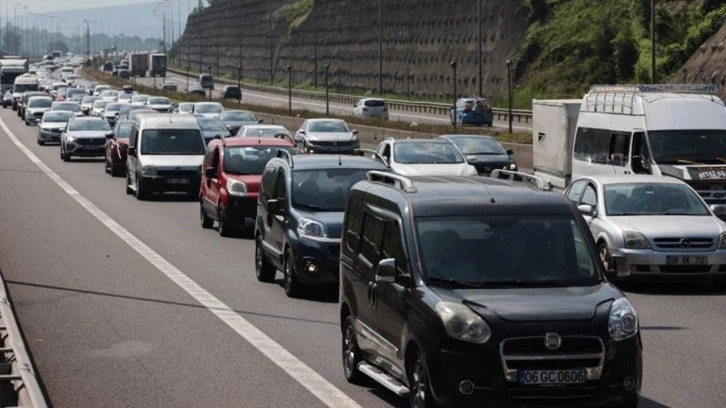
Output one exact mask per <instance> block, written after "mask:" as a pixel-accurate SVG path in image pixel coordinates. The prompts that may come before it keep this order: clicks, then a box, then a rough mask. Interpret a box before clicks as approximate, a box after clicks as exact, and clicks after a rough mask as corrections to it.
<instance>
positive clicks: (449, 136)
mask: <svg viewBox="0 0 726 408" xmlns="http://www.w3.org/2000/svg"><path fill="white" fill-rule="evenodd" d="M439 138H440V139H452V140H456V139H473V138H482V139H493V140H497V138H496V137H494V136H490V135H463V134H459V135H441V136H439Z"/></svg>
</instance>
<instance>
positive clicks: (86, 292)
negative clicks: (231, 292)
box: [5, 280, 339, 326]
mask: <svg viewBox="0 0 726 408" xmlns="http://www.w3.org/2000/svg"><path fill="white" fill-rule="evenodd" d="M5 283H6V284H7V285H8V286H12V285H17V286H26V287H32V288H38V289H48V290H56V291H63V292H71V293H81V294H84V295H95V296H108V297H113V298H117V299H126V300H134V301H142V302H150V303H158V304H164V305H173V306H184V307H194V308H199V309H208V308H207V307H206V306H202V305H199V304H193V303H184V302H173V301H169V300H162V299H152V298H146V297H140V296H129V295H122V294H118V293H108V292H98V291H94V290H84V289H74V288H64V287H61V286H52V285H41V284H37V283H30V282H20V281H14V280H6V281H5ZM336 296H337V293H336ZM233 311H234V312H236V313H239V314H241V315H243V316H256V317H270V318H273V319H282V320H290V321H296V322H306V323H316V324H324V325H330V326H338V324H339V322H337V321H332V322H330V321H325V320H315V319H304V318H300V317H292V316H283V315H276V314H269V313H258V312H250V311H248V310H233Z"/></svg>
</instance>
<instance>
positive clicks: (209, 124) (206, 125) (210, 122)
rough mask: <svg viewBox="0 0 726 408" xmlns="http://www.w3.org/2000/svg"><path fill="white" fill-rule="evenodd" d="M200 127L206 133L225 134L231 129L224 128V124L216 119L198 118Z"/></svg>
mask: <svg viewBox="0 0 726 408" xmlns="http://www.w3.org/2000/svg"><path fill="white" fill-rule="evenodd" d="M197 121H198V122H199V127H201V128H202V130H203V131H205V132H224V133H225V134H228V133H229V129H227V127H226V126H224V122H222V121H221V120H219V119H216V118H197Z"/></svg>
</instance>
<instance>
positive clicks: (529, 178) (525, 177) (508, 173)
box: [489, 169, 552, 191]
mask: <svg viewBox="0 0 726 408" xmlns="http://www.w3.org/2000/svg"><path fill="white" fill-rule="evenodd" d="M489 177H491V178H495V179H499V180H509V181H516V182H520V183H526V184H529V185H532V186H534V187H536V188H537V189H538V190H542V191H552V184H550V182H549V181H545V179H543V178H541V177H537V176H535V175H533V174H529V173H522V172H520V171H512V170H502V169H494V170H492V172H491V174H490V175H489Z"/></svg>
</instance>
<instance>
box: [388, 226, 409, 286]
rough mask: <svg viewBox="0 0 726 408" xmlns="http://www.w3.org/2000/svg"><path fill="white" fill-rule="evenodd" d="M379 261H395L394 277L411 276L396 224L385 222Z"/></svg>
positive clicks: (399, 231)
mask: <svg viewBox="0 0 726 408" xmlns="http://www.w3.org/2000/svg"><path fill="white" fill-rule="evenodd" d="M381 248H382V255H381V259H390V258H393V259H395V260H396V277H399V276H411V274H410V272H409V269H408V259H407V257H406V252H405V251H404V249H403V241H402V238H401V230H400V228H399V227H398V223H397V222H387V223H386V226H385V228H384V232H383V244H382V245H381Z"/></svg>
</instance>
